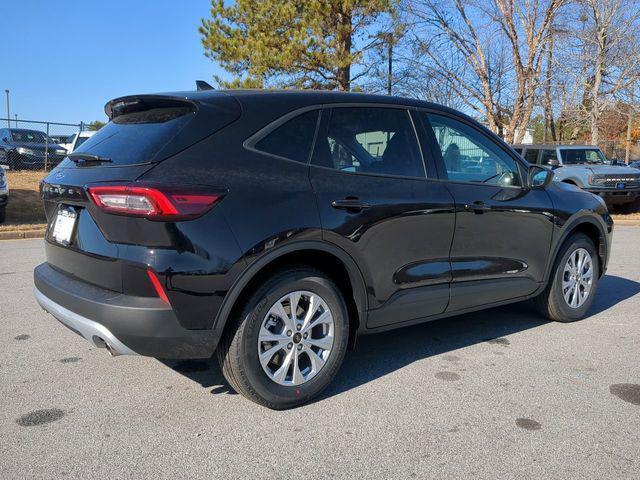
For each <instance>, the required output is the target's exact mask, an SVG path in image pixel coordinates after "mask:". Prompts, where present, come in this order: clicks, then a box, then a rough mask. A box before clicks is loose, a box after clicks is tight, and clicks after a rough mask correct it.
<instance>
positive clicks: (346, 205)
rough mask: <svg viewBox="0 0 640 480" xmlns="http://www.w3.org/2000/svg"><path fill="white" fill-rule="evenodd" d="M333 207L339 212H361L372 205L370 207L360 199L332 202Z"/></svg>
mask: <svg viewBox="0 0 640 480" xmlns="http://www.w3.org/2000/svg"><path fill="white" fill-rule="evenodd" d="M331 206H332V207H333V208H337V209H339V210H350V211H352V212H359V211H361V210H364V209H366V208H369V207H370V206H371V205H369V204H368V203H367V202H363V201H362V200H360V199H359V198H345V199H343V200H334V201H333V202H331Z"/></svg>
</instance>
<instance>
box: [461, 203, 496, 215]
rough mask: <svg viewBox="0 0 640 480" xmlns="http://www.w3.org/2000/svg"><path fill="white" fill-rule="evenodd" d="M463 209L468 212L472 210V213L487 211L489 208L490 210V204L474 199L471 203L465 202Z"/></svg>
mask: <svg viewBox="0 0 640 480" xmlns="http://www.w3.org/2000/svg"><path fill="white" fill-rule="evenodd" d="M464 209H465V210H466V211H468V212H474V213H484V212H487V211H489V210H491V205H487V204H486V203H484V202H481V201H476V202H473V203H471V204H468V203H467V204H466V205H465V206H464Z"/></svg>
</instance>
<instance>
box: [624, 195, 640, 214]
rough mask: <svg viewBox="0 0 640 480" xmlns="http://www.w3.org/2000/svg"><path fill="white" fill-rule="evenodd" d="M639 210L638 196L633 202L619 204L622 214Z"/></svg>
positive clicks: (639, 199)
mask: <svg viewBox="0 0 640 480" xmlns="http://www.w3.org/2000/svg"><path fill="white" fill-rule="evenodd" d="M637 211H640V198H636V199H635V200H634V201H633V202H629V203H625V204H624V205H620V212H622V213H624V214H629V213H636V212H637Z"/></svg>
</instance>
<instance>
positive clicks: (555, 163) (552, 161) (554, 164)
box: [547, 158, 560, 167]
mask: <svg viewBox="0 0 640 480" xmlns="http://www.w3.org/2000/svg"><path fill="white" fill-rule="evenodd" d="M547 165H549V166H550V167H559V166H560V162H559V161H558V159H557V158H551V159H549V160H548V161H547Z"/></svg>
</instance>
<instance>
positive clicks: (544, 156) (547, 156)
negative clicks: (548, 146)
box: [540, 150, 558, 165]
mask: <svg viewBox="0 0 640 480" xmlns="http://www.w3.org/2000/svg"><path fill="white" fill-rule="evenodd" d="M550 160H558V155H557V154H556V151H555V150H543V151H542V153H541V154H540V164H541V165H549V161H550Z"/></svg>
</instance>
